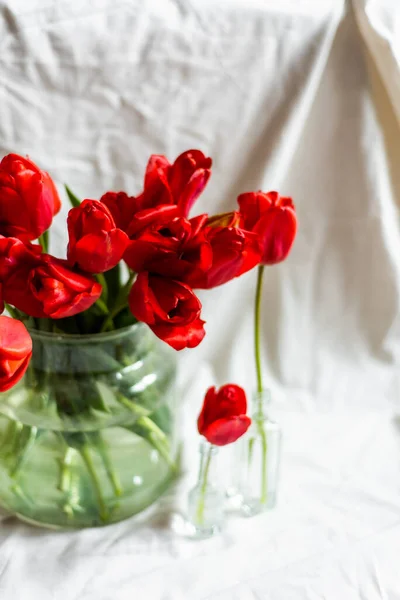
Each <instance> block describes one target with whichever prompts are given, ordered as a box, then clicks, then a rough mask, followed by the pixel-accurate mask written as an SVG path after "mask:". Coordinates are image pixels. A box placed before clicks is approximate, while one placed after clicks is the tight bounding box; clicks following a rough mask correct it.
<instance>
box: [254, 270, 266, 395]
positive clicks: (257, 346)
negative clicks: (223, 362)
mask: <svg viewBox="0 0 400 600" xmlns="http://www.w3.org/2000/svg"><path fill="white" fill-rule="evenodd" d="M263 276H264V265H260V266H259V267H258V272H257V288H256V298H255V304H254V354H255V359H256V374H257V391H258V392H259V393H261V392H262V391H263V389H264V388H263V380H262V366H261V331H260V329H261V327H260V323H261V295H262V284H263ZM259 402H261V401H259ZM259 407H260V405H259Z"/></svg>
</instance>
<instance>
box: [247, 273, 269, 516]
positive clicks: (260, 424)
mask: <svg viewBox="0 0 400 600" xmlns="http://www.w3.org/2000/svg"><path fill="white" fill-rule="evenodd" d="M263 277H264V265H260V266H259V267H258V272H257V287H256V296H255V304H254V355H255V361H256V375H257V419H256V423H257V429H258V432H259V434H260V439H261V493H260V502H261V504H265V503H266V502H267V493H268V481H267V466H268V464H267V450H268V443H267V434H266V432H265V427H264V422H265V415H264V406H263V400H262V393H263V391H264V385H263V378H262V364H261V296H262V285H263ZM250 443H251V439H250V440H249V444H250ZM251 454H252V448H250V446H249V461H251V458H250V456H251Z"/></svg>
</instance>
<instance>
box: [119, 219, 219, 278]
mask: <svg viewBox="0 0 400 600" xmlns="http://www.w3.org/2000/svg"><path fill="white" fill-rule="evenodd" d="M166 208H169V207H166ZM142 212H143V213H151V215H152V216H153V222H151V220H150V219H147V221H148V225H147V227H146V228H144V229H143V230H142V231H140V232H139V233H137V234H136V239H134V240H133V241H131V242H130V244H129V246H128V249H127V251H126V252H125V255H124V259H125V261H126V263H127V264H128V266H129V267H130V268H131V269H133V270H134V271H136V272H137V273H140V272H142V271H149V272H151V273H154V274H157V275H164V276H166V277H171V278H172V279H178V280H179V281H186V280H187V279H188V278H190V277H195V276H196V277H200V276H201V275H202V274H205V273H206V272H207V270H208V269H209V268H210V267H211V263H212V250H211V245H210V243H209V242H208V241H207V239H206V237H205V234H204V231H203V225H204V223H205V222H206V221H207V215H201V216H199V217H195V218H193V219H190V220H189V221H188V220H187V219H185V218H184V217H175V218H172V219H171V218H169V219H165V218H164V213H162V214H161V215H160V216H159V215H158V211H157V210H156V209H149V210H148V211H142ZM139 214H141V213H139Z"/></svg>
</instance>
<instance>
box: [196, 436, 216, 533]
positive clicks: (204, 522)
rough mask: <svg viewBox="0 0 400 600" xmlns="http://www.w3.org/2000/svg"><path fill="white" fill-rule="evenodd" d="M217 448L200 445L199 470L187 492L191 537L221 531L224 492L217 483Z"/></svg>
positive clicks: (206, 443)
mask: <svg viewBox="0 0 400 600" xmlns="http://www.w3.org/2000/svg"><path fill="white" fill-rule="evenodd" d="M217 453H218V448H217V447H216V446H213V445H212V444H209V443H208V442H203V443H202V444H201V445H200V469H199V477H198V480H197V483H196V485H195V487H194V488H193V489H192V490H191V491H190V492H189V498H188V500H189V502H188V504H189V506H188V521H189V524H190V525H191V526H192V531H191V537H195V538H207V537H211V536H213V535H215V534H216V533H218V532H219V531H220V529H221V526H222V523H223V520H224V491H223V488H222V486H221V485H220V484H219V481H218V471H217V465H218V461H217V460H216V455H217Z"/></svg>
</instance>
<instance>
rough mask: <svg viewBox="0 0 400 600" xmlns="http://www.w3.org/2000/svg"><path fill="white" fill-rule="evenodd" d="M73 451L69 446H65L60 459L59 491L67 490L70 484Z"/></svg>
mask: <svg viewBox="0 0 400 600" xmlns="http://www.w3.org/2000/svg"><path fill="white" fill-rule="evenodd" d="M73 455H74V451H73V449H72V448H71V447H70V446H67V447H66V449H65V452H64V456H63V457H62V459H60V479H59V483H58V489H59V490H60V492H68V491H69V490H70V485H71V463H72V457H73Z"/></svg>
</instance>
